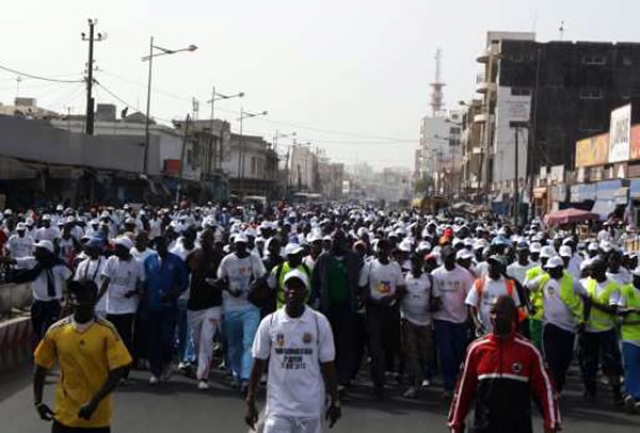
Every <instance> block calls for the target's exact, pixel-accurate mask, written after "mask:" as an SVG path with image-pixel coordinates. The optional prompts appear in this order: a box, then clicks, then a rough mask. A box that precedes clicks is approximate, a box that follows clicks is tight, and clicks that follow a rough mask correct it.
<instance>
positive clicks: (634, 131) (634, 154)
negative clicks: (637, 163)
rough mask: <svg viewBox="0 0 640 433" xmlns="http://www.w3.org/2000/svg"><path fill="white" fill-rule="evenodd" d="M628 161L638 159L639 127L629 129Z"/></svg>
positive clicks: (639, 145) (639, 156)
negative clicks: (629, 149) (629, 146)
mask: <svg viewBox="0 0 640 433" xmlns="http://www.w3.org/2000/svg"><path fill="white" fill-rule="evenodd" d="M629 159H640V125H634V126H632V127H631V151H630V152H629Z"/></svg>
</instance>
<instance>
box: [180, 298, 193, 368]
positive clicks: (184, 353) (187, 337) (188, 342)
mask: <svg viewBox="0 0 640 433" xmlns="http://www.w3.org/2000/svg"><path fill="white" fill-rule="evenodd" d="M187 302H188V301H187V300H186V299H178V328H177V340H178V344H177V346H178V360H179V361H180V362H184V363H188V364H193V363H194V362H196V349H195V347H194V344H193V336H192V334H191V328H190V327H189V320H188V319H187Z"/></svg>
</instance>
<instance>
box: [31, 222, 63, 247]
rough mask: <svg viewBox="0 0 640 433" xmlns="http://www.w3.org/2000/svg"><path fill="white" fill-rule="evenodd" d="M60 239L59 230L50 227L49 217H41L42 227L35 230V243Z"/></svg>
mask: <svg viewBox="0 0 640 433" xmlns="http://www.w3.org/2000/svg"><path fill="white" fill-rule="evenodd" d="M59 237H60V230H59V229H58V228H57V227H53V226H52V225H51V216H49V215H44V216H43V217H42V227H40V228H39V229H37V230H36V234H35V239H34V240H35V241H36V242H37V241H49V242H54V241H55V240H56V239H58V238H59Z"/></svg>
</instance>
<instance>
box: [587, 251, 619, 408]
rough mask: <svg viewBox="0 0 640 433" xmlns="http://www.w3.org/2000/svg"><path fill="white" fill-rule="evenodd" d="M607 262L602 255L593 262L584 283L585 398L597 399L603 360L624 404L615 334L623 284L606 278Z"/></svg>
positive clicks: (611, 381) (616, 400)
mask: <svg viewBox="0 0 640 433" xmlns="http://www.w3.org/2000/svg"><path fill="white" fill-rule="evenodd" d="M606 271H607V264H606V263H605V261H604V260H602V259H601V258H596V259H594V260H593V261H592V263H591V277H590V278H589V279H588V280H587V281H586V283H585V284H584V288H585V290H586V292H587V293H586V296H584V297H583V300H584V303H585V308H586V309H587V314H588V320H587V326H586V332H585V333H584V334H583V335H582V336H581V338H580V339H579V342H580V355H581V358H582V359H581V361H582V374H583V380H584V384H585V388H586V389H585V397H587V398H590V399H595V398H596V392H597V375H598V366H599V364H600V360H602V363H603V367H604V372H605V374H606V375H607V376H608V378H609V384H610V385H611V387H612V390H613V398H614V402H615V404H616V405H621V404H623V399H622V393H621V391H620V375H621V374H622V364H621V359H620V350H619V348H618V336H617V333H616V325H617V308H618V303H619V301H620V285H619V284H618V283H617V282H615V281H614V280H612V279H610V278H608V277H607V273H606Z"/></svg>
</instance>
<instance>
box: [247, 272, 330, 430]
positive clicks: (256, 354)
mask: <svg viewBox="0 0 640 433" xmlns="http://www.w3.org/2000/svg"><path fill="white" fill-rule="evenodd" d="M284 284H285V289H284V290H285V306H284V308H281V309H279V310H277V311H276V312H275V313H272V314H270V315H269V316H267V317H265V318H264V319H263V320H262V322H261V323H260V327H259V329H258V332H257V334H256V338H255V341H254V343H253V368H252V370H251V378H250V380H249V388H248V393H247V399H246V404H247V407H246V416H245V421H246V422H247V424H248V425H249V426H250V427H251V428H252V429H255V424H256V422H257V421H258V410H257V408H256V403H255V399H256V392H257V390H258V388H259V386H260V377H261V376H262V373H263V372H264V368H265V365H266V363H267V360H269V378H268V381H267V406H266V410H265V420H264V433H320V432H321V431H322V418H323V416H322V415H323V409H324V405H325V392H327V391H328V393H329V395H330V396H331V403H330V404H329V408H328V409H327V413H326V417H327V418H328V419H329V427H333V425H334V424H335V423H336V421H337V420H338V419H339V418H340V417H341V415H342V410H341V407H340V401H339V400H338V384H337V379H336V370H335V365H334V359H335V346H334V343H333V333H332V332H331V326H330V325H329V321H328V320H327V318H326V317H325V316H323V315H322V314H321V313H319V312H317V311H315V310H313V309H311V308H310V307H307V306H305V299H306V296H307V291H308V290H309V278H308V277H307V276H306V275H305V274H304V273H302V272H300V271H299V270H294V271H292V272H289V273H288V274H287V275H286V276H285V283H284ZM325 387H326V389H325Z"/></svg>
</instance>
